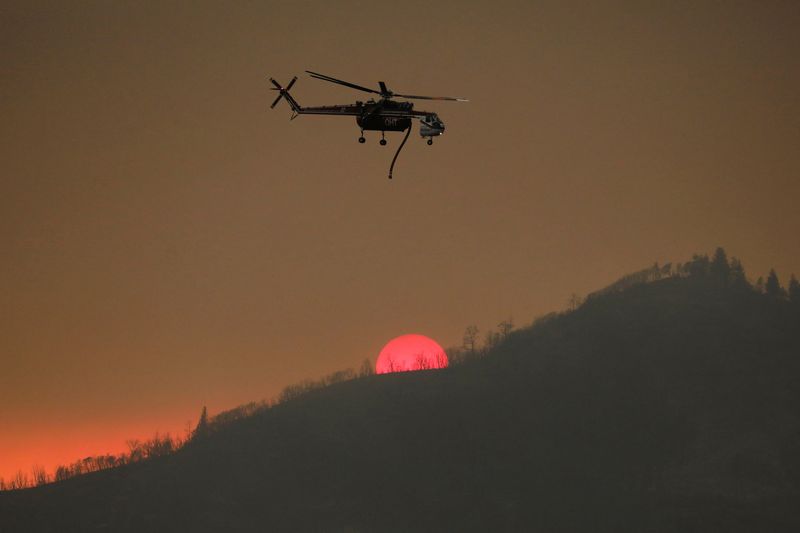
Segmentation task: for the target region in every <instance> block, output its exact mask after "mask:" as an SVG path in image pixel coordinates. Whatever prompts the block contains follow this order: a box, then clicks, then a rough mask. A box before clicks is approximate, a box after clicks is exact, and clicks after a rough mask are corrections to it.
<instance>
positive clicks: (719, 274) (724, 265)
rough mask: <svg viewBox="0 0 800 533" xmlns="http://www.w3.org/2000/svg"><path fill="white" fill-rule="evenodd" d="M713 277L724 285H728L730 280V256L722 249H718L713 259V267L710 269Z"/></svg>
mask: <svg viewBox="0 0 800 533" xmlns="http://www.w3.org/2000/svg"><path fill="white" fill-rule="evenodd" d="M709 270H710V272H711V276H712V277H713V278H715V279H717V280H719V281H721V282H722V284H723V285H727V284H728V278H729V276H730V273H731V267H730V265H729V264H728V255H727V254H726V253H725V250H724V249H723V248H722V247H719V248H717V250H716V251H715V252H714V257H713V258H712V259H711V266H710V267H709Z"/></svg>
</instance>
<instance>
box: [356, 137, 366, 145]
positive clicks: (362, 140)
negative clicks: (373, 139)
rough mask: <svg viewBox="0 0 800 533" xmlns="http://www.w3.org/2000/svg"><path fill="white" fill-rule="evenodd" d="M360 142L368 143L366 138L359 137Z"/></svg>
mask: <svg viewBox="0 0 800 533" xmlns="http://www.w3.org/2000/svg"><path fill="white" fill-rule="evenodd" d="M358 142H360V143H361V144H364V143H365V142H367V140H366V139H365V138H364V137H359V138H358Z"/></svg>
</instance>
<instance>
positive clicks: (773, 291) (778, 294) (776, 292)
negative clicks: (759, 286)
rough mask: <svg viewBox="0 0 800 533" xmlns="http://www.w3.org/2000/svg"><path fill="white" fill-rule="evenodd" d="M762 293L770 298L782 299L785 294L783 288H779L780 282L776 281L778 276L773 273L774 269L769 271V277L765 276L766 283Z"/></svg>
mask: <svg viewBox="0 0 800 533" xmlns="http://www.w3.org/2000/svg"><path fill="white" fill-rule="evenodd" d="M764 292H765V293H766V294H767V296H769V297H770V298H775V299H778V298H783V297H784V296H785V293H784V292H783V288H782V287H781V282H780V281H779V280H778V275H777V274H776V273H775V269H774V268H772V269H770V271H769V276H767V283H766V285H765V286H764Z"/></svg>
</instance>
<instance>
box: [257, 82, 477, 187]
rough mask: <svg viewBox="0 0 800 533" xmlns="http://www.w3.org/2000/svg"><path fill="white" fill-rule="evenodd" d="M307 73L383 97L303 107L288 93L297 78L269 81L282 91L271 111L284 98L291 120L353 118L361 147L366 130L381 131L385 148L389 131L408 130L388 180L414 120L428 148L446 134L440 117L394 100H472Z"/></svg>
mask: <svg viewBox="0 0 800 533" xmlns="http://www.w3.org/2000/svg"><path fill="white" fill-rule="evenodd" d="M306 73H308V74H309V75H310V76H311V77H312V78H315V79H318V80H323V81H327V82H330V83H336V84H338V85H344V86H345V87H349V88H351V89H356V90H358V91H363V92H366V93H372V94H377V95H378V96H379V97H380V98H379V99H377V100H376V99H375V98H374V97H373V98H370V99H369V100H367V101H366V102H361V101H356V102H355V103H354V104H343V105H328V106H315V107H303V106H301V105H300V104H298V103H297V101H296V100H295V99H294V98H293V97H292V95H291V94H289V90H290V89H291V88H292V86H293V85H294V83H295V82H296V81H297V76H295V77H293V78H292V80H291V81H290V82H289V83H288V85H286V87H283V86H281V84H280V83H278V82H277V81H275V80H274V79H273V78H270V79H269V81H270V82H271V83H272V84H273V85H274V86H275V87H270V89H272V90H273V91H279V93H280V94H278V97H277V98H275V101H274V102H272V105H271V106H270V109H274V108H275V106H276V105H278V102H280V101H281V99H285V100H286V102H287V103H288V104H289V107H290V108H291V109H292V116H291V118H290V120H294V119H295V118H297V117H298V116H300V115H338V116H354V117H356V124H358V127H359V128H360V129H361V136H360V137H359V138H358V142H359V143H361V144H364V143H365V142H366V139H365V138H364V132H365V131H380V132H381V139H380V141H379V142H380V145H381V146H386V132H387V131H397V132H402V131H405V132H406V135H405V137H404V138H403V142H401V143H400V146H399V147H398V148H397V152H395V154H394V158H393V159H392V164H391V166H390V167H389V179H392V171H393V170H394V164H395V162H396V161H397V156H398V155H400V150H402V149H403V146H404V145H405V143H406V141H407V140H408V136H409V135H410V134H411V125H412V121H413V120H418V121H419V134H420V136H421V137H422V138H423V139H424V138H427V139H428V145H429V146H430V145H432V144H433V138H434V137H438V136H440V135H442V134H444V122H442V120H441V119H440V118H439V115H437V114H436V113H433V112H430V111H415V110H414V104H413V103H411V102H401V101H396V100H393V98H404V99H410V100H447V101H452V102H468V101H469V100H467V99H466V98H455V97H451V96H418V95H412V94H399V93H395V92H393V91H390V90H389V88H388V87H387V86H386V83H384V82H382V81H379V82H378V86H379V87H380V90H379V91H376V90H375V89H370V88H369V87H363V86H361V85H356V84H355V83H350V82H348V81H344V80H339V79H336V78H334V77H331V76H327V75H325V74H320V73H318V72H312V71H310V70H307V71H306Z"/></svg>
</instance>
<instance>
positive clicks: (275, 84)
mask: <svg viewBox="0 0 800 533" xmlns="http://www.w3.org/2000/svg"><path fill="white" fill-rule="evenodd" d="M269 81H271V82H272V85H274V86H275V87H277V88H278V90H280V89H283V87H281V84H280V83H278V82H277V81H275V80H274V79H272V78H270V79H269Z"/></svg>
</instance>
